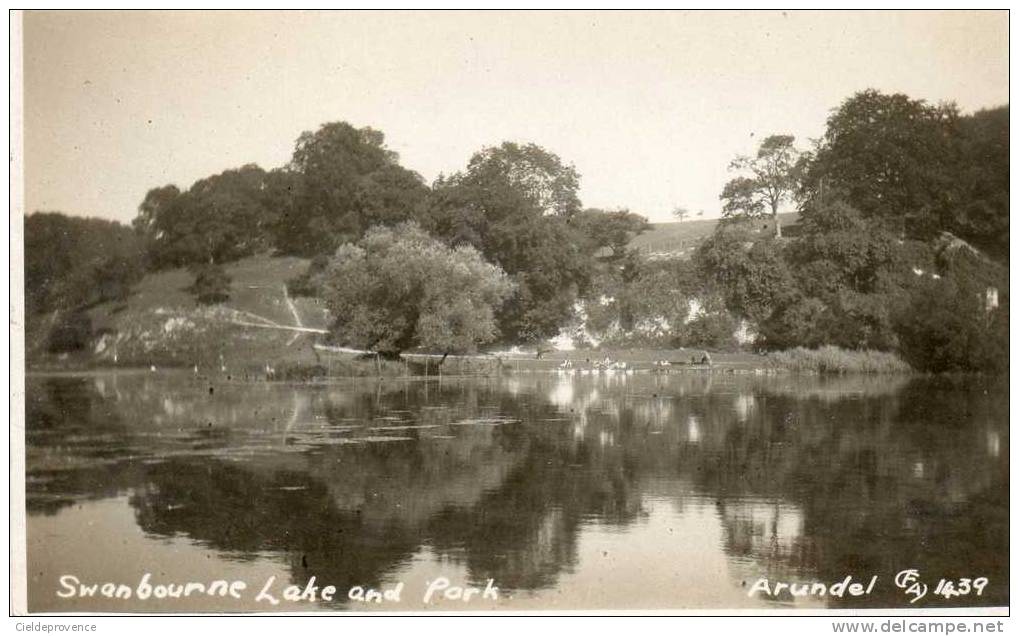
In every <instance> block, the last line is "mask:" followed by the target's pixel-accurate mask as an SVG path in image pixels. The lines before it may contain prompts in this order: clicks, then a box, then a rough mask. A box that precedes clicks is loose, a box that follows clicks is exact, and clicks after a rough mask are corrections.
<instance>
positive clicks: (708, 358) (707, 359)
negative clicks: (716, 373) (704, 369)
mask: <svg viewBox="0 0 1019 636" xmlns="http://www.w3.org/2000/svg"><path fill="white" fill-rule="evenodd" d="M701 364H706V365H708V366H709V367H710V366H711V356H710V355H709V354H708V352H707V351H705V352H704V357H703V358H701Z"/></svg>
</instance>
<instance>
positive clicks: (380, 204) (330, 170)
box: [274, 122, 428, 256]
mask: <svg viewBox="0 0 1019 636" xmlns="http://www.w3.org/2000/svg"><path fill="white" fill-rule="evenodd" d="M282 191H287V192H289V193H291V195H292V201H290V202H288V203H287V204H286V205H285V207H284V208H283V214H282V216H281V219H280V223H279V228H278V234H277V247H279V249H280V250H282V251H283V252H284V253H288V254H298V255H304V256H314V255H315V254H322V253H331V252H332V250H334V249H335V248H336V246H337V245H340V244H341V243H345V242H349V241H356V240H357V239H359V238H360V237H361V236H362V235H363V234H364V232H366V231H367V230H368V228H370V227H372V226H375V225H379V224H383V225H395V224H396V223H399V222H402V221H406V220H409V219H411V218H412V217H413V215H414V212H415V210H416V208H417V207H418V206H419V205H420V204H421V202H422V201H423V200H424V198H425V196H426V195H427V192H428V188H427V186H425V184H424V182H423V181H422V179H421V177H420V176H419V175H417V174H416V173H414V172H411V171H410V170H407V169H406V168H403V167H401V166H400V164H399V158H398V156H397V154H396V153H395V152H393V151H392V150H389V149H388V148H387V147H386V145H385V137H384V136H383V134H382V133H381V132H379V131H378V130H374V129H372V128H360V129H358V128H354V127H353V126H351V125H350V124H348V123H346V122H337V123H330V124H324V125H323V126H321V127H320V128H319V129H318V130H317V131H315V132H304V133H302V134H301V136H300V137H299V138H298V140H297V145H296V148H295V149H294V155H293V159H292V160H291V162H290V165H289V166H288V168H287V170H286V171H285V173H284V174H281V175H278V176H277V187H276V190H275V191H274V195H277V196H278V195H279V193H280V192H282Z"/></svg>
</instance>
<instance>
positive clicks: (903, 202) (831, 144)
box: [802, 90, 964, 237]
mask: <svg viewBox="0 0 1019 636" xmlns="http://www.w3.org/2000/svg"><path fill="white" fill-rule="evenodd" d="M958 120H959V114H958V110H957V109H956V107H955V106H954V105H953V104H938V105H932V104H928V103H926V102H925V101H923V100H914V99H910V98H909V97H907V96H906V95H902V94H894V95H887V94H884V93H880V92H878V91H876V90H866V91H862V92H860V93H857V94H855V95H853V96H852V97H850V98H849V99H847V100H846V101H844V102H843V103H842V105H841V106H839V108H838V109H836V110H835V111H834V112H833V113H832V115H831V116H830V117H829V118H828V123H827V129H826V130H825V133H824V136H823V138H822V139H821V140H820V143H819V146H818V148H817V149H816V151H815V152H814V155H813V157H812V158H811V161H809V162H808V167H807V170H806V173H805V175H804V178H803V180H802V183H803V193H802V194H803V198H804V199H805V200H806V201H807V202H808V203H809V204H811V205H820V206H825V205H827V204H828V203H830V202H831V201H834V200H836V199H842V200H844V201H845V202H846V203H848V204H849V205H851V206H852V207H854V208H856V209H857V210H859V211H860V212H861V213H862V214H863V215H864V216H865V217H868V218H873V219H876V220H878V221H880V222H882V223H884V224H886V225H889V226H890V227H892V228H893V229H894V230H896V231H897V232H904V233H906V234H908V235H912V236H919V237H927V236H930V235H931V234H934V233H936V232H937V231H938V230H940V229H946V228H947V227H948V225H949V220H950V218H951V216H952V214H953V211H954V210H956V209H957V207H958V206H959V205H960V204H961V203H962V202H963V198H964V191H963V189H962V188H961V187H960V182H959V179H958V170H959V167H960V159H961V157H962V155H961V145H960V143H959V134H958V123H959V121H958Z"/></svg>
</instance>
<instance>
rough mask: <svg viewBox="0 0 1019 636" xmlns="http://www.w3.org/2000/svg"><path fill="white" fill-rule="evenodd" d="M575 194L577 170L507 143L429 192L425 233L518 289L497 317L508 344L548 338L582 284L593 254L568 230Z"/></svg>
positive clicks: (475, 159) (576, 206)
mask: <svg viewBox="0 0 1019 636" xmlns="http://www.w3.org/2000/svg"><path fill="white" fill-rule="evenodd" d="M578 187H579V178H578V175H577V173H576V170H574V168H573V167H572V166H567V165H565V164H563V163H562V161H561V160H560V159H559V158H558V157H557V156H555V155H554V154H552V153H550V152H548V151H546V150H544V149H542V148H540V147H538V146H535V145H533V144H530V145H525V146H521V145H518V144H514V143H508V142H507V143H504V144H502V145H501V146H498V147H496V148H487V149H485V150H483V151H481V152H479V153H477V154H475V155H474V156H473V157H472V158H471V160H470V162H469V163H468V165H467V168H466V169H465V170H464V171H463V172H458V173H456V174H453V175H451V176H449V177H441V178H439V179H438V180H437V181H436V183H435V184H434V186H433V188H432V191H433V193H432V198H431V203H430V205H429V209H428V214H427V217H426V219H425V223H426V224H427V228H428V229H429V230H430V231H431V232H433V233H435V234H436V235H438V236H440V237H442V238H443V239H444V240H446V241H447V242H448V243H449V244H451V245H471V246H473V247H475V248H476V249H478V250H479V251H480V252H481V253H482V254H483V255H484V256H485V258H486V259H488V260H489V261H491V262H493V263H495V264H497V265H499V266H500V267H501V268H502V269H503V270H505V271H506V273H507V274H509V275H510V278H511V279H512V280H513V281H514V283H516V285H517V293H516V294H515V295H514V296H513V297H512V298H511V299H510V300H509V301H507V303H506V304H505V305H504V307H503V311H502V312H501V314H500V316H499V327H500V331H501V333H502V337H503V339H505V340H507V341H511V342H535V341H539V340H542V339H545V338H550V337H552V336H555V335H556V334H557V333H558V332H559V329H560V328H561V327H562V326H563V325H565V324H566V323H567V322H568V321H569V319H570V318H571V317H572V315H573V306H574V303H575V301H576V299H577V297H578V295H579V294H580V293H582V292H583V290H584V289H585V288H586V287H587V285H588V283H589V280H590V276H591V271H592V259H593V254H592V253H591V251H590V250H589V249H588V244H587V235H585V234H584V233H583V232H582V231H581V230H580V229H578V228H577V227H575V225H574V224H573V223H571V221H572V220H573V219H574V217H576V216H577V214H578V213H579V212H580V201H579V199H578V197H577V189H578Z"/></svg>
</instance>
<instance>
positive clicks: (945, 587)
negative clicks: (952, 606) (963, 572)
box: [934, 576, 987, 598]
mask: <svg viewBox="0 0 1019 636" xmlns="http://www.w3.org/2000/svg"><path fill="white" fill-rule="evenodd" d="M985 587H987V577H985V576H981V577H977V578H975V579H957V580H953V579H941V580H940V581H938V586H937V587H936V588H934V595H935V596H942V597H944V598H952V597H954V596H967V595H969V594H975V595H977V596H980V595H981V594H983V593H984V588H985Z"/></svg>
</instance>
